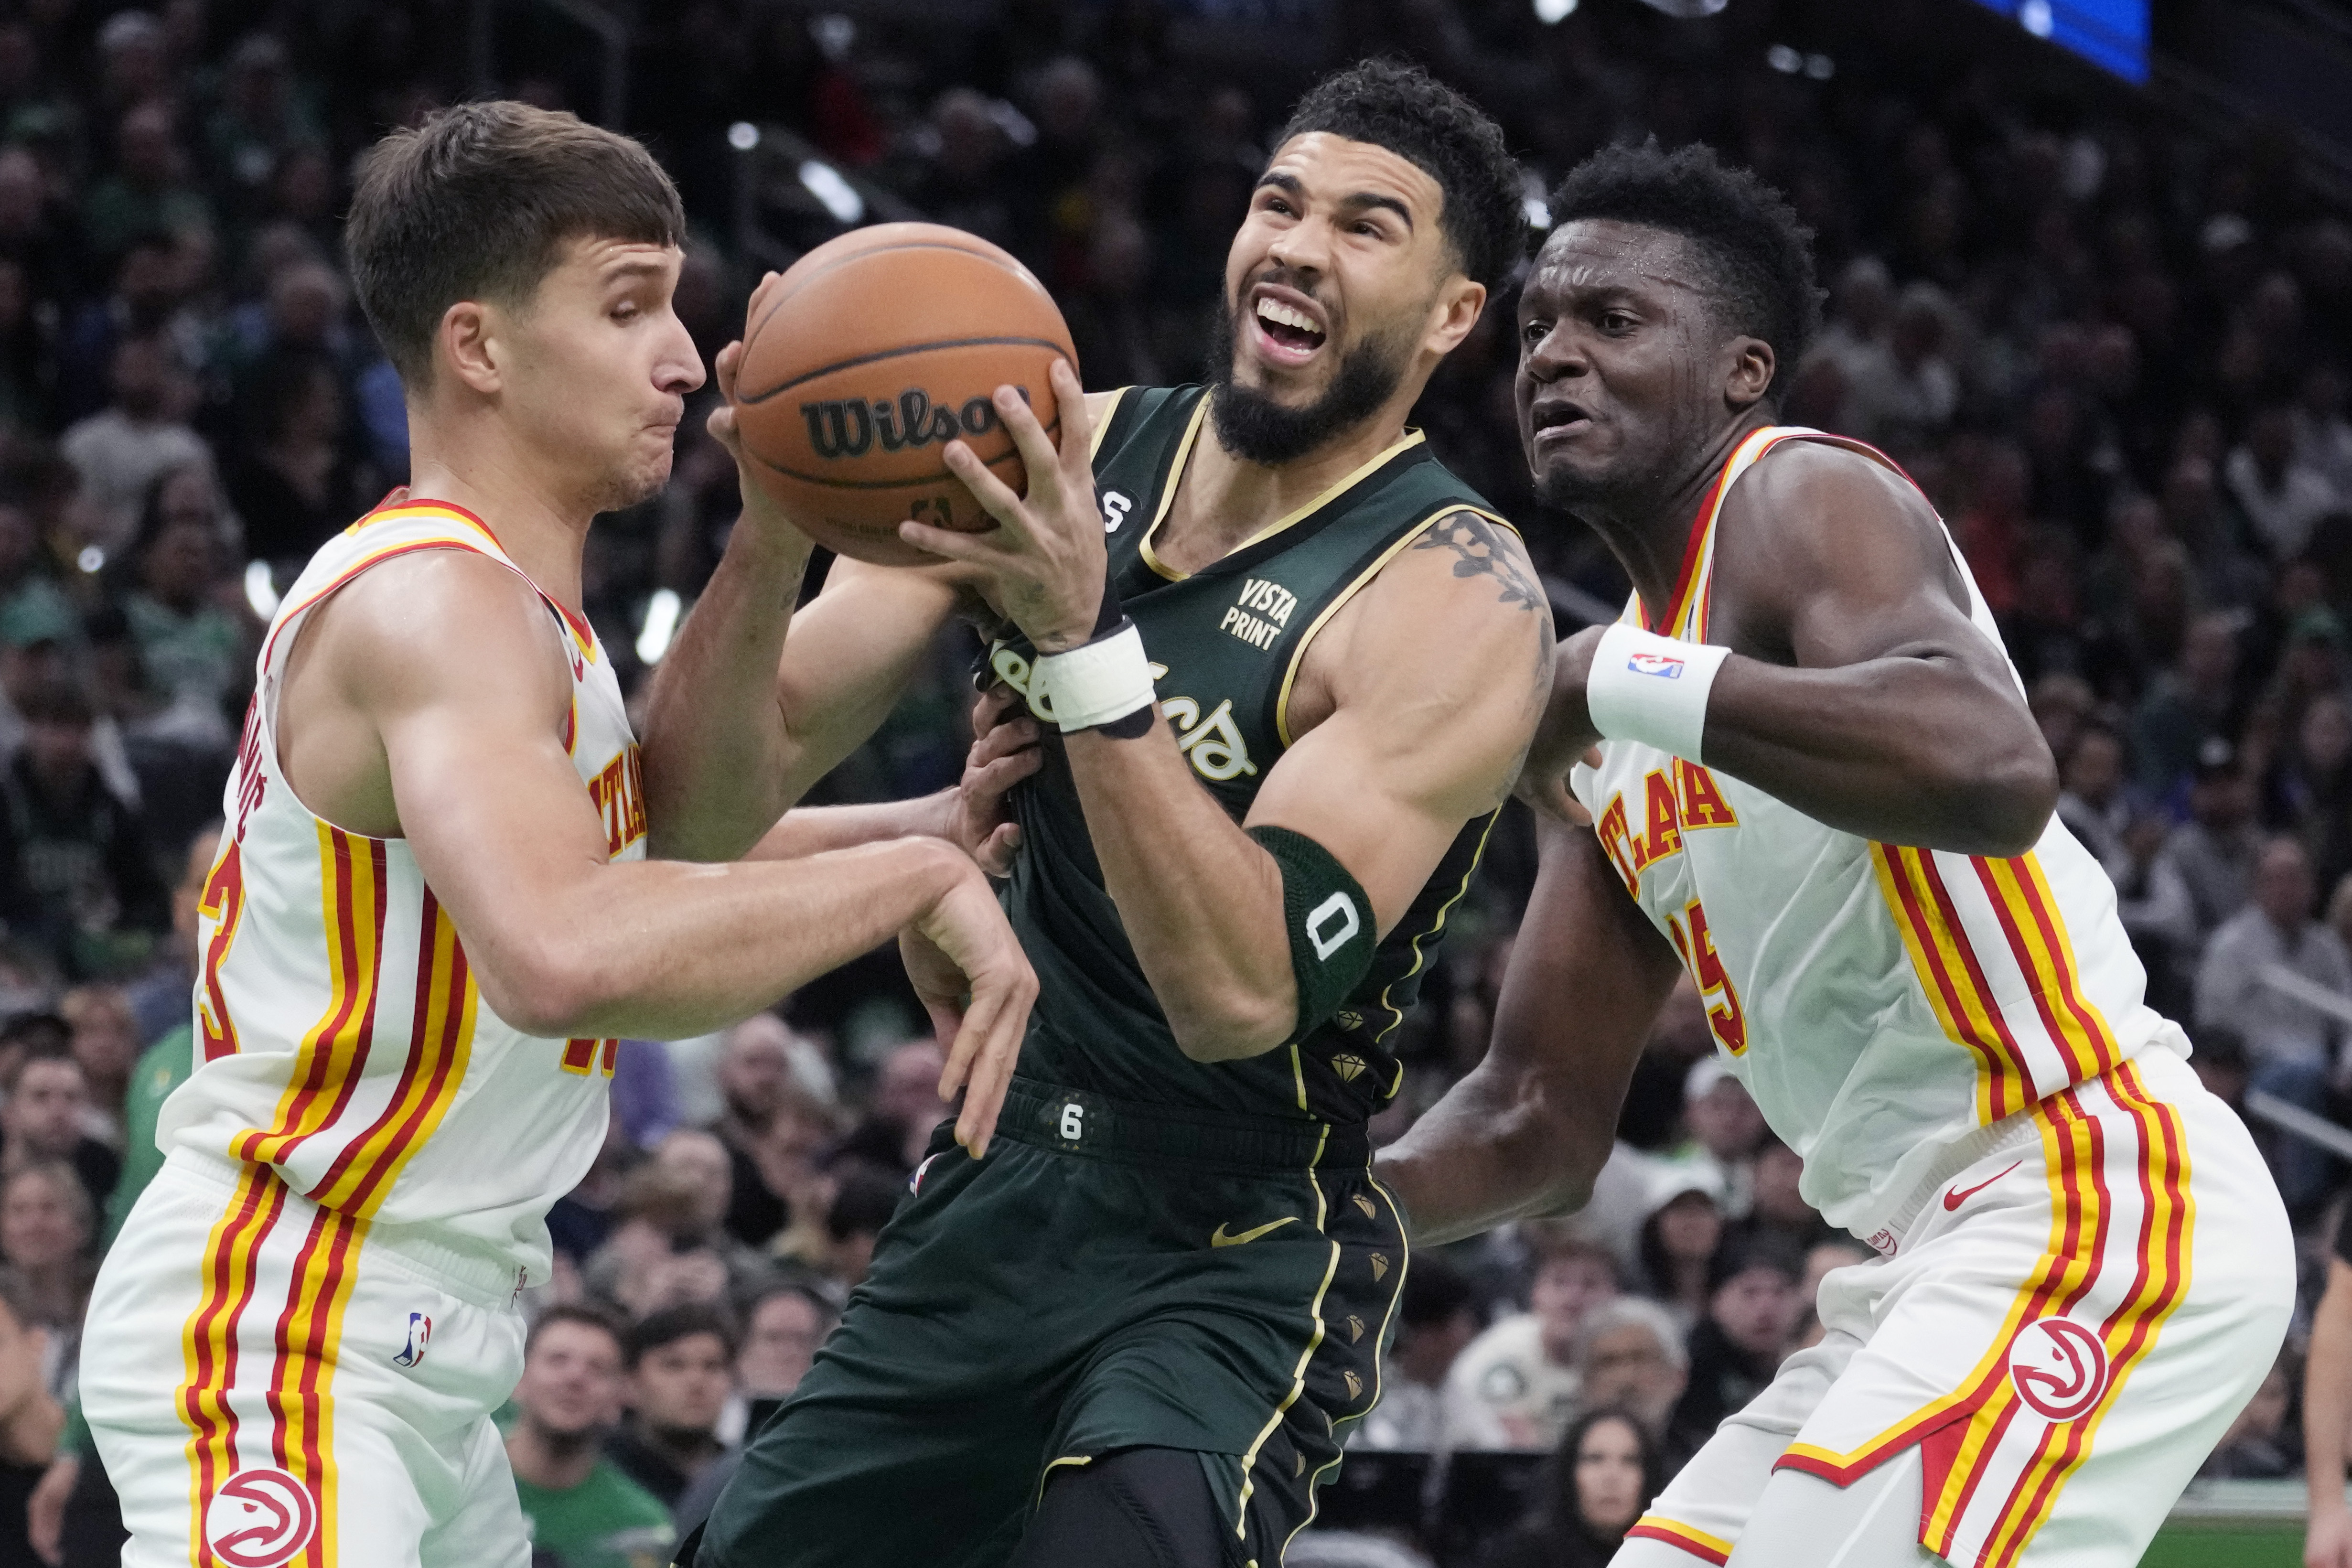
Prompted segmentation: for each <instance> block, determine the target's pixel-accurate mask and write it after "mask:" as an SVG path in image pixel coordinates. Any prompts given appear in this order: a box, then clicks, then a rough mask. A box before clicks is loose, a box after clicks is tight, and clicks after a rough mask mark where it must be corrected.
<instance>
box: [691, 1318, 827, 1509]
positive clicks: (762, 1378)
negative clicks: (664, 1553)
mask: <svg viewBox="0 0 2352 1568" xmlns="http://www.w3.org/2000/svg"><path fill="white" fill-rule="evenodd" d="M839 1318H840V1312H839V1310H838V1309H837V1308H835V1306H834V1305H833V1304H832V1303H831V1302H829V1301H827V1300H825V1299H824V1297H823V1296H821V1295H820V1294H818V1293H817V1291H816V1290H815V1289H814V1288H812V1287H810V1286H806V1285H799V1284H778V1285H772V1286H770V1287H768V1288H767V1289H764V1290H762V1291H761V1292H760V1294H758V1295H757V1296H755V1297H753V1298H752V1299H751V1305H750V1310H749V1311H748V1312H747V1313H745V1315H744V1321H745V1322H746V1323H747V1324H748V1325H749V1326H748V1327H747V1328H746V1329H745V1331H744V1334H743V1348H742V1349H741V1350H740V1351H738V1352H736V1355H735V1395H734V1398H733V1399H732V1401H730V1405H729V1407H728V1410H727V1413H726V1414H725V1415H721V1416H720V1418H719V1436H721V1437H722V1438H725V1439H726V1440H727V1443H728V1447H727V1450H726V1452H724V1453H723V1454H721V1455H719V1458H716V1459H713V1460H712V1461H711V1462H710V1463H709V1464H708V1465H705V1466H704V1467H702V1468H701V1469H700V1470H699V1471H698V1472H697V1474H696V1476H695V1478H694V1479H693V1481H692V1482H691V1483H690V1484H689V1485H688V1487H687V1489H686V1490H685V1491H684V1492H682V1493H680V1494H679V1496H678V1499H677V1502H676V1503H675V1504H673V1505H672V1506H671V1509H670V1514H671V1517H672V1518H674V1519H675V1520H676V1521H677V1530H678V1533H679V1534H680V1535H686V1534H689V1533H691V1532H692V1531H693V1530H694V1528H695V1527H696V1526H697V1525H698V1524H700V1523H701V1522H702V1521H704V1520H706V1519H708V1518H709V1517H710V1510H711V1508H712V1506H713V1505H714V1504H716V1503H717V1502H718V1500H719V1493H720V1492H722V1491H724V1490H725V1489H727V1483H728V1481H729V1480H730V1479H732V1478H733V1477H734V1474H735V1471H736V1468H737V1467H738V1466H740V1464H741V1462H742V1458H743V1449H742V1442H743V1439H744V1437H745V1436H746V1435H748V1434H750V1433H753V1432H757V1431H758V1430H759V1429H760V1428H761V1426H763V1425H765V1424H766V1422H767V1419H768V1417H769V1416H771V1415H774V1414H775V1413H776V1409H777V1407H778V1406H779V1405H782V1404H783V1402H784V1401H785V1400H787V1399H789V1398H791V1397H792V1394H793V1390H794V1389H796V1388H798V1387H799V1386H800V1383H801V1379H802V1378H803V1377H806V1376H807V1375H808V1369H809V1364H810V1363H811V1362H812V1361H813V1360H814V1358H815V1355H816V1352H817V1347H818V1346H819V1345H822V1344H823V1343H824V1339H825V1336H826V1335H827V1334H829V1333H831V1332H832V1331H833V1325H834V1324H835V1322H836V1321H839Z"/></svg>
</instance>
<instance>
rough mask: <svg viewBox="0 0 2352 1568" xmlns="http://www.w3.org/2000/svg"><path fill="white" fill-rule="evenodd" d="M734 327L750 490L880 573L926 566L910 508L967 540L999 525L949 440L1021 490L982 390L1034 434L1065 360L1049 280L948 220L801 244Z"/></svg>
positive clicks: (1018, 466)
mask: <svg viewBox="0 0 2352 1568" xmlns="http://www.w3.org/2000/svg"><path fill="white" fill-rule="evenodd" d="M753 310H754V315H753V318H752V319H751V321H747V322H745V323H744V329H743V358H742V363H740V365H739V366H738V367H737V369H736V381H735V389H736V396H735V420H736V427H737V428H738V429H739V430H740V432H741V434H742V441H743V450H744V452H745V454H746V455H747V456H749V457H750V458H751V459H752V463H751V467H752V470H753V472H754V474H755V475H756V476H757V478H758V479H759V482H760V483H761V486H762V487H763V488H764V489H766V490H767V491H768V493H769V494H770V495H772V496H773V497H774V498H775V500H776V501H777V503H778V504H779V505H781V506H782V508H783V509H784V510H785V511H786V513H787V514H788V515H789V516H790V517H791V518H792V520H793V522H794V523H795V524H796V525H797V526H798V527H800V528H801V529H802V530H803V531H805V532H806V533H807V534H808V535H809V537H810V538H812V539H814V540H815V541H816V542H818V543H819V544H822V545H824V546H825V547H826V548H828V549H831V550H835V551H838V552H841V553H842V554H844V555H852V556H856V558H857V559H858V560H861V561H871V562H875V563H878V564H881V565H886V566H907V565H919V564H925V563H932V562H935V561H936V560H937V557H935V556H930V555H926V554H925V553H923V552H921V551H919V550H917V549H915V548H914V547H913V546H912V545H909V544H907V543H905V542H901V541H900V539H899V538H898V524H899V523H900V522H902V521H906V520H908V519H909V518H912V519H914V520H915V521H919V522H927V523H929V524H931V525H932V526H933V527H937V528H951V529H955V530H957V531H961V532H965V533H977V532H982V531H986V530H988V529H991V528H993V527H995V526H996V520H995V519H993V518H992V517H990V516H989V515H988V513H987V512H986V511H985V510H982V507H981V504H980V502H979V501H978V500H975V499H973V497H972V494H971V491H970V490H969V489H965V488H964V485H963V483H962V481H961V480H960V479H957V478H956V477H955V476H954V474H952V473H951V472H950V471H949V469H948V466H947V463H946V460H945V456H944V454H945V451H946V447H947V444H948V443H949V442H950V441H951V440H955V439H957V438H959V437H961V439H962V440H964V441H965V442H967V443H969V444H970V445H971V448H972V450H973V451H974V452H975V453H976V454H977V455H978V456H979V457H980V458H981V460H982V461H983V462H985V463H986V464H987V465H988V467H989V471H990V472H992V473H993V474H995V475H996V477H997V478H999V479H1003V481H1004V482H1005V483H1006V484H1007V485H1010V486H1011V487H1012V488H1013V490H1014V491H1015V492H1016V493H1017V492H1019V491H1020V490H1021V489H1022V488H1023V486H1024V480H1025V479H1026V475H1025V472H1024V468H1023V467H1022V462H1021V457H1020V454H1019V452H1018V451H1017V450H1016V449H1015V447H1014V446H1013V437H1012V434H1011V433H1010V432H1009V431H1007V430H1006V429H1005V428H1004V426H1003V422H1002V421H1001V420H1000V419H999V418H998V417H997V414H996V406H995V405H994V404H993V403H992V402H991V401H990V394H992V392H994V391H995V389H996V388H997V387H999V386H1002V385H1005V384H1011V385H1013V386H1016V387H1018V388H1020V389H1021V392H1022V394H1023V395H1024V396H1026V397H1027V398H1028V400H1029V403H1030V406H1032V407H1033V408H1034V409H1035V410H1036V411H1037V418H1038V421H1039V423H1041V424H1042V425H1044V426H1045V433H1046V435H1047V436H1048V437H1050V438H1052V439H1054V440H1056V441H1058V440H1059V439H1060V438H1061V428H1062V426H1061V420H1060V418H1059V417H1058V416H1057V415H1056V413H1055V405H1054V402H1055V400H1054V392H1053V387H1052V384H1051V383H1050V382H1049V381H1048V380H1047V375H1046V373H1047V371H1048V369H1049V367H1051V365H1052V364H1053V363H1054V361H1055V360H1056V359H1060V360H1065V361H1066V362H1068V363H1070V365H1071V367H1072V368H1073V369H1075V368H1076V364H1077V356H1076V351H1075V350H1073V349H1072V347H1071V346H1070V331H1069V329H1068V328H1067V327H1066V326H1065V325H1064V324H1063V322H1062V312H1061V311H1060V310H1057V309H1055V305H1054V301H1053V300H1052V299H1051V298H1050V297H1049V296H1048V295H1047V294H1046V292H1045V287H1044V286H1043V285H1042V284H1040V283H1039V282H1038V281H1037V279H1035V278H1034V277H1032V276H1031V275H1030V272H1029V269H1028V268H1025V267H1024V266H1022V265H1021V263H1019V262H1018V261H1016V260H1014V259H1013V258H1012V256H1011V255H1009V254H1008V253H1006V252H1005V251H1003V250H1000V249H998V248H997V247H995V246H993V245H991V244H989V243H988V241H986V240H984V239H982V238H980V237H977V236H975V235H970V234H966V233H964V232H963V231H962V230H961V229H954V228H948V227H945V226H941V225H939V224H929V223H886V224H877V225H875V226H872V227H870V228H861V229H858V230H856V231H855V232H853V233H849V234H845V235H843V236H842V237H840V238H838V239H835V240H832V241H830V242H828V243H826V244H824V245H821V246H819V247H816V248H815V249H814V250H812V251H810V252H809V253H808V254H807V255H806V256H803V257H802V258H800V260H798V261H797V262H795V263H793V267H792V269H791V270H790V271H788V272H786V273H785V274H784V275H783V276H782V278H780V279H777V280H776V282H775V283H774V284H773V285H772V287H771V288H770V289H769V290H768V291H767V293H766V294H764V295H763V296H761V297H760V298H759V299H758V300H756V301H755V302H754V305H753Z"/></svg>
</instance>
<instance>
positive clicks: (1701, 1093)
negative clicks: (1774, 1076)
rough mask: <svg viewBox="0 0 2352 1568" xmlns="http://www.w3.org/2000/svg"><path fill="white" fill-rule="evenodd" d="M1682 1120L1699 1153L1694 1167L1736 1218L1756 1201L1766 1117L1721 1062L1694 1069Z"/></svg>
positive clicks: (1687, 1081)
mask: <svg viewBox="0 0 2352 1568" xmlns="http://www.w3.org/2000/svg"><path fill="white" fill-rule="evenodd" d="M1683 1117H1684V1120H1685V1122H1686V1123H1687V1124H1688V1125H1689V1127H1690V1134H1691V1139H1692V1141H1693V1142H1695V1143H1696V1144H1697V1149H1696V1151H1695V1152H1694V1153H1693V1155H1692V1157H1691V1158H1692V1163H1695V1164H1696V1165H1697V1166H1698V1167H1699V1168H1701V1169H1702V1170H1705V1171H1706V1172H1707V1173H1709V1181H1710V1184H1712V1186H1713V1188H1714V1193H1715V1198H1716V1202H1717V1204H1718V1205H1721V1206H1722V1208H1723V1210H1724V1212H1725V1213H1726V1214H1727V1215H1731V1216H1732V1217H1733V1218H1735V1219H1736V1218H1738V1216H1740V1215H1744V1214H1746V1213H1747V1212H1748V1205H1750V1204H1751V1203H1753V1202H1754V1201H1755V1194H1756V1151H1757V1149H1758V1148H1759V1147H1760V1146H1761V1145H1762V1143H1763V1142H1764V1139H1765V1130H1764V1113H1763V1112H1762V1111H1760V1110H1757V1109H1756V1101H1755V1100H1753V1099H1751V1098H1750V1097H1749V1095H1748V1089H1747V1087H1746V1086H1745V1085H1744V1084H1742V1083H1741V1082H1740V1081H1739V1080H1738V1079H1736V1078H1734V1077H1732V1076H1731V1072H1730V1069H1728V1068H1726V1067H1725V1066H1724V1065H1723V1062H1722V1060H1721V1059H1720V1058H1717V1057H1714V1056H1708V1057H1705V1058H1701V1059H1700V1060H1699V1061H1698V1062H1696V1063H1695V1064H1694V1065H1693V1066H1692V1068H1691V1069H1690V1076H1689V1077H1688V1078H1687V1079H1685V1080H1684V1087H1683Z"/></svg>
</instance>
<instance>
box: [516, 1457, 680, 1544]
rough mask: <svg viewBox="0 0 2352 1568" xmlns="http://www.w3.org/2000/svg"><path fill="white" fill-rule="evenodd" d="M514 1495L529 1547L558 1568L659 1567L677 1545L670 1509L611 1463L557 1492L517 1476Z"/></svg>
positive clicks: (599, 1462)
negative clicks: (549, 1555) (549, 1556)
mask: <svg viewBox="0 0 2352 1568" xmlns="http://www.w3.org/2000/svg"><path fill="white" fill-rule="evenodd" d="M515 1493H516V1495H517V1496H518V1497H520V1499H521V1500H522V1512H523V1517H524V1518H525V1519H527V1520H529V1521H530V1539H531V1543H532V1544H533V1545H535V1546H538V1547H540V1548H541V1549H542V1550H544V1551H548V1552H554V1553H555V1554H556V1555H557V1556H558V1557H561V1558H562V1559H563V1568H663V1565H664V1564H666V1563H668V1561H669V1549H670V1547H671V1546H673V1545H674V1544H676V1543H677V1531H676V1530H674V1529H672V1528H671V1526H670V1521H669V1510H667V1509H666V1508H664V1507H662V1505H661V1502H660V1500H658V1499H657V1498H656V1497H655V1496H654V1494H653V1493H651V1492H649V1491H647V1490H646V1489H645V1488H643V1487H641V1486H639V1485H637V1483H636V1482H635V1481H633V1480H631V1479H629V1478H628V1477H626V1476H625V1475H623V1474H622V1473H621V1472H620V1470H619V1468H617V1467H615V1466H614V1463H613V1462H612V1461H611V1460H610V1459H599V1460H597V1461H596V1468H594V1469H593V1470H590V1471H589V1472H588V1479H586V1480H584V1481H582V1482H581V1483H580V1484H579V1485H578V1486H573V1487H566V1488H564V1489H562V1490H561V1491H553V1490H550V1489H548V1488H546V1487H535V1486H533V1485H531V1484H530V1482H529V1481H526V1480H524V1479H521V1478H520V1477H517V1478H516V1479H515Z"/></svg>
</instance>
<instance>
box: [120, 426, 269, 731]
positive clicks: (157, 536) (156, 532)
mask: <svg viewBox="0 0 2352 1568" xmlns="http://www.w3.org/2000/svg"><path fill="white" fill-rule="evenodd" d="M128 563H129V566H130V569H131V581H132V583H133V584H134V586H132V587H131V590H130V591H129V592H128V593H126V594H124V595H122V600H121V603H122V614H123V616H124V618H125V619H126V620H128V621H129V623H130V629H131V642H132V645H133V647H135V648H136V649H137V651H138V657H139V669H140V673H141V675H142V677H143V678H144V681H145V685H146V687H147V689H148V690H149V692H151V693H152V696H153V697H154V698H155V699H158V700H161V702H162V703H163V707H164V709H165V711H164V712H163V714H160V715H157V716H156V717H154V718H151V719H147V720H144V721H142V722H141V724H140V726H139V728H140V730H141V731H142V732H144V733H149V734H166V735H169V736H171V737H173V739H176V740H178V741H180V742H182V743H184V744H187V745H192V746H197V747H216V748H218V749H219V750H221V751H223V752H226V751H227V750H228V748H229V747H230V746H231V745H232V744H233V743H234V742H235V740H236V735H235V732H234V731H233V730H232V729H231V726H230V711H231V708H232V706H233V705H235V706H241V704H236V702H235V700H236V698H238V697H239V696H241V695H242V693H243V690H244V689H245V688H246V687H247V685H249V684H250V682H251V679H252V675H251V670H252V665H253V656H254V653H255V651H256V649H257V645H258V643H259V641H260V638H259V635H258V634H259V631H260V627H259V626H257V624H256V623H255V622H254V620H253V616H252V612H251V611H250V610H248V609H247V607H246V604H245V600H244V596H243V594H242V592H241V590H240V588H239V586H238V584H237V582H236V577H235V575H234V574H232V573H231V571H230V569H229V559H228V537H227V528H226V521H225V520H224V519H223V517H222V515H221V506H220V491H219V488H218V487H217V486H216V485H215V483H214V481H213V476H212V470H211V469H210V468H205V467H203V466H201V465H196V466H191V467H188V468H174V469H173V470H171V471H170V472H168V473H166V474H163V475H162V476H161V477H160V478H158V479H156V480H155V483H154V485H153V487H152V489H150V490H149V491H148V494H147V498H146V502H145V504H144V505H143V506H142V508H141V510H140V518H139V529H138V531H137V533H136V534H135V535H133V537H132V539H131V546H130V552H129V558H128Z"/></svg>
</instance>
